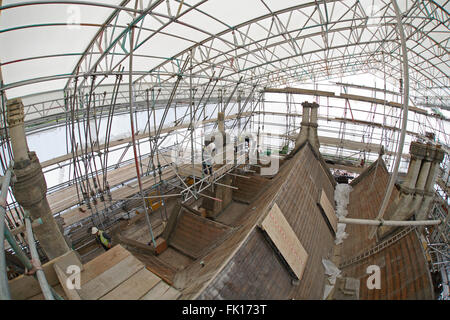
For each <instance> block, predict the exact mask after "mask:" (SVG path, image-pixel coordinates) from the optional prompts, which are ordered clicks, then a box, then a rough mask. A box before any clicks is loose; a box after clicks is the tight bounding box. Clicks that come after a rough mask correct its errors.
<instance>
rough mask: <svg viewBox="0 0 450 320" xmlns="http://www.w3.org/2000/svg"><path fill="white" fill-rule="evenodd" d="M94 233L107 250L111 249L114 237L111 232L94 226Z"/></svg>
mask: <svg viewBox="0 0 450 320" xmlns="http://www.w3.org/2000/svg"><path fill="white" fill-rule="evenodd" d="M92 234H93V235H95V239H96V240H97V242H98V243H100V244H101V245H102V247H103V249H105V251H108V250H109V249H111V247H112V245H111V242H112V239H111V237H110V235H109V234H107V233H106V232H105V231H102V230H98V229H97V228H96V227H92Z"/></svg>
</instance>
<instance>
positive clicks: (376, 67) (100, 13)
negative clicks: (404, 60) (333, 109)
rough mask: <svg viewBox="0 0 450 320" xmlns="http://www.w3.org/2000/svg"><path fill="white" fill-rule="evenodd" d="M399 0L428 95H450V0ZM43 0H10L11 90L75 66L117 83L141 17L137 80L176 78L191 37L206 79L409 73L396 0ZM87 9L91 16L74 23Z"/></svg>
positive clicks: (415, 78)
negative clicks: (404, 66)
mask: <svg viewBox="0 0 450 320" xmlns="http://www.w3.org/2000/svg"><path fill="white" fill-rule="evenodd" d="M397 1H398V4H399V6H400V9H401V10H402V12H404V14H405V18H404V19H403V24H404V26H405V31H406V35H407V37H408V41H407V45H408V58H409V64H410V74H411V87H412V89H416V90H417V93H416V95H417V96H420V95H424V94H425V93H426V94H427V95H430V96H436V97H438V98H439V99H441V100H442V97H446V98H448V93H449V77H448V75H449V69H450V65H449V59H448V58H449V57H448V46H449V19H448V18H449V17H448V8H449V3H448V1H444V0H441V1H426V2H423V1H412V0H401V1H400V0H397ZM33 2H34V5H30V3H31V1H30V2H28V1H26V2H23V1H8V0H4V1H3V3H2V6H3V10H1V11H0V63H1V72H2V76H3V82H4V85H5V86H6V93H7V97H8V98H13V97H17V96H26V95H29V94H35V93H40V92H47V91H53V90H62V89H64V88H66V89H70V88H73V86H74V82H73V81H71V76H72V75H74V74H79V75H80V76H85V75H91V74H92V72H93V71H95V70H96V72H97V75H98V78H97V83H98V82H99V81H101V83H102V84H108V83H109V84H112V83H114V77H108V78H104V77H103V75H104V74H108V73H109V74H115V73H118V72H119V67H120V66H123V67H124V72H125V73H127V71H128V70H129V61H128V53H129V51H130V45H129V36H130V33H129V32H127V29H126V28H127V27H128V25H129V24H130V23H132V22H133V21H134V25H135V26H136V28H135V35H134V39H135V45H136V48H135V51H134V63H133V71H134V73H135V75H134V77H133V81H135V82H136V84H137V85H138V84H139V83H142V82H145V83H150V85H152V84H155V83H161V82H167V83H173V82H175V80H176V77H174V75H176V74H177V73H178V72H179V71H180V68H181V66H182V65H183V61H185V60H186V59H187V58H188V57H189V55H190V50H189V49H190V48H195V51H194V56H193V65H194V69H193V75H194V77H195V83H194V85H201V84H202V83H203V84H204V83H206V82H207V81H208V79H209V78H210V77H211V76H212V75H213V72H214V71H216V73H215V76H216V77H217V76H218V75H219V74H220V75H221V76H220V77H221V78H222V79H223V81H224V84H226V83H230V84H232V83H235V82H237V81H238V80H239V79H240V78H241V77H242V79H243V80H242V81H243V82H244V83H245V84H247V85H250V84H253V83H255V82H257V81H259V84H260V85H261V86H264V85H267V84H270V85H271V86H284V85H290V84H292V83H295V82H297V83H298V82H299V83H301V82H304V81H306V80H309V81H310V80H311V79H323V78H326V77H336V76H338V75H347V74H354V73H357V72H360V71H361V69H364V70H366V71H370V72H373V73H377V72H378V73H380V72H386V73H387V74H388V76H389V77H391V79H390V81H391V82H392V83H395V82H398V81H399V79H400V77H401V63H400V56H401V51H400V43H399V40H398V35H397V32H396V19H395V14H394V11H393V7H392V4H391V1H390V0H345V1H333V0H332V1H327V3H326V4H325V3H324V2H323V1H317V2H315V1H311V0H298V1H292V0H245V1H243V0H227V1H223V0H203V1H199V0H187V1H180V0H169V1H163V0H153V1H150V0H145V1H137V2H136V1H127V0H122V1H106V0H97V1H60V2H63V3H59V4H55V3H51V2H52V1H33ZM11 5H13V7H11ZM14 5H18V6H14ZM102 5H105V6H106V7H105V6H102ZM135 5H137V7H136V9H134V8H135ZM108 6H109V7H108ZM117 6H123V7H124V8H127V10H119V9H117V8H118V7H117ZM178 10H180V11H179V12H180V15H179V16H177V17H175V15H177V13H178ZM78 12H79V20H80V23H81V25H80V26H76V27H74V26H73V25H67V24H66V23H67V22H71V21H74V18H76V17H77V14H78ZM109 17H111V19H108V18H109ZM106 23H107V25H105V24H106ZM102 26H103V27H102ZM14 28H15V29H14ZM90 44H92V46H90ZM108 49H109V50H108ZM172 58H174V59H172ZM77 64H78V65H79V69H78V70H76V66H77ZM43 80H46V81H43ZM126 81H128V78H126ZM80 82H82V81H79V82H78V83H79V84H80ZM88 82H89V81H86V82H83V84H84V85H87V83H88Z"/></svg>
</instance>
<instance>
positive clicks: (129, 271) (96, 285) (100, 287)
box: [80, 255, 144, 300]
mask: <svg viewBox="0 0 450 320" xmlns="http://www.w3.org/2000/svg"><path fill="white" fill-rule="evenodd" d="M142 268H144V265H143V264H142V263H141V262H140V261H139V260H137V259H136V258H135V257H133V256H132V255H130V256H128V257H127V258H125V259H124V260H122V261H120V262H119V263H118V264H116V265H115V266H113V267H111V268H110V269H108V270H106V271H105V272H103V273H102V274H100V275H99V276H97V277H96V278H94V279H92V280H91V281H89V282H88V283H86V284H85V285H84V286H82V287H81V290H80V296H81V298H83V299H84V300H97V299H99V298H100V297H103V296H104V295H105V294H107V293H108V292H109V291H111V290H113V289H114V288H116V287H117V286H118V285H120V284H121V283H122V282H124V281H125V280H127V279H128V278H130V277H131V276H132V275H133V274H135V273H136V272H138V271H139V270H141V269H142Z"/></svg>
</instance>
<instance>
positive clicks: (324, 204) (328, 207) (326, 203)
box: [318, 189, 338, 233]
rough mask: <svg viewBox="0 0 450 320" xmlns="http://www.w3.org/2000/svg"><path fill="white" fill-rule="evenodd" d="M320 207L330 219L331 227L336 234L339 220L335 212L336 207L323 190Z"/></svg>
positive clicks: (321, 191)
mask: <svg viewBox="0 0 450 320" xmlns="http://www.w3.org/2000/svg"><path fill="white" fill-rule="evenodd" d="M318 205H319V206H320V207H321V208H322V210H323V212H324V213H325V216H326V217H327V219H328V222H329V223H330V225H331V227H332V228H333V230H334V233H336V232H337V224H338V219H337V216H336V213H335V211H334V206H333V205H332V204H331V202H330V200H328V197H327V195H326V193H325V192H324V191H323V189H322V190H320V196H319V202H318Z"/></svg>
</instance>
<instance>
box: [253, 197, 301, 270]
mask: <svg viewBox="0 0 450 320" xmlns="http://www.w3.org/2000/svg"><path fill="white" fill-rule="evenodd" d="M261 228H262V229H263V230H264V231H265V232H266V233H267V234H268V236H269V237H270V239H271V240H272V242H273V243H274V245H275V246H276V247H277V249H278V251H279V252H280V253H281V255H282V256H283V258H284V260H285V261H286V262H287V264H288V265H289V266H290V268H291V269H292V271H293V272H294V274H295V275H296V276H297V278H298V279H301V278H302V276H303V272H304V270H305V266H306V261H307V260H308V253H307V252H306V250H305V248H304V247H303V246H302V244H301V243H300V240H298V238H297V235H296V234H295V232H294V231H293V230H292V228H291V226H290V225H289V222H287V220H286V218H285V217H284V215H283V213H282V212H281V210H280V208H279V207H278V205H277V204H276V203H275V204H274V206H273V207H272V209H271V210H270V211H269V214H268V215H267V216H266V218H265V219H264V220H263V222H262V223H261Z"/></svg>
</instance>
